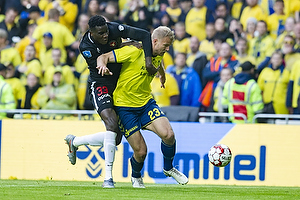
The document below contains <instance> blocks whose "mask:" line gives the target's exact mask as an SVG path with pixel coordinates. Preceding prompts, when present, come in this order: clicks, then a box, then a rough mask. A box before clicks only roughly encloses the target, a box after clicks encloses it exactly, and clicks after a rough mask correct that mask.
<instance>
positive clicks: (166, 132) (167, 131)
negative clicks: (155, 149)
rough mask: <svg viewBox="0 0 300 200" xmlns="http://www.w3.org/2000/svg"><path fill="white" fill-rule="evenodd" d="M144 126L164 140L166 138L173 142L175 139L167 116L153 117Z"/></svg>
mask: <svg viewBox="0 0 300 200" xmlns="http://www.w3.org/2000/svg"><path fill="white" fill-rule="evenodd" d="M145 128H146V129H148V130H150V131H153V132H154V133H156V134H157V135H158V136H159V137H160V138H161V139H163V140H164V141H166V140H167V141H170V142H171V143H173V141H174V140H175V138H174V132H173V129H172V127H171V124H170V122H169V120H168V118H166V117H160V118H158V119H155V120H154V121H152V123H151V124H149V125H148V126H146V127H145Z"/></svg>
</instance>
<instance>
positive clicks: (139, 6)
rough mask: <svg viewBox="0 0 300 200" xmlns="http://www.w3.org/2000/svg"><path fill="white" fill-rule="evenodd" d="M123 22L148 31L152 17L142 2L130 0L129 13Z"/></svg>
mask: <svg viewBox="0 0 300 200" xmlns="http://www.w3.org/2000/svg"><path fill="white" fill-rule="evenodd" d="M136 15H137V16H138V17H136ZM124 22H125V23H126V24H127V25H130V26H134V27H137V28H141V29H144V30H147V31H150V29H151V25H152V16H151V13H150V12H149V11H148V9H147V8H146V6H145V4H144V2H143V1H139V0H131V1H130V7H129V11H128V12H127V14H126V15H125V17H124Z"/></svg>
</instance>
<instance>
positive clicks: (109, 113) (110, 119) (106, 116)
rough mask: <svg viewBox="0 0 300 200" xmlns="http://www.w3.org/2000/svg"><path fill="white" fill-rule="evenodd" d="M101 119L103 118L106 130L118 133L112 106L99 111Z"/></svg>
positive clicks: (116, 119)
mask: <svg viewBox="0 0 300 200" xmlns="http://www.w3.org/2000/svg"><path fill="white" fill-rule="evenodd" d="M101 119H102V120H103V122H104V124H105V127H106V130H108V131H113V132H115V133H119V132H120V131H119V126H118V117H117V115H116V113H115V111H114V110H113V109H112V108H108V109H105V110H103V111H102V112H101Z"/></svg>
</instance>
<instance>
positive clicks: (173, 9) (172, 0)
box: [166, 0, 184, 23]
mask: <svg viewBox="0 0 300 200" xmlns="http://www.w3.org/2000/svg"><path fill="white" fill-rule="evenodd" d="M166 12H167V13H168V14H169V15H170V17H171V20H172V22H173V23H177V22H178V21H179V19H180V18H182V17H181V15H184V13H183V11H182V9H181V8H180V7H179V0H168V6H167V8H166Z"/></svg>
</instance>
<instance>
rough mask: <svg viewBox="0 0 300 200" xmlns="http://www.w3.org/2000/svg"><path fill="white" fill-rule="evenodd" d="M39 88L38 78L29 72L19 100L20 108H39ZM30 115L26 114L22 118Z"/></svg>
mask: <svg viewBox="0 0 300 200" xmlns="http://www.w3.org/2000/svg"><path fill="white" fill-rule="evenodd" d="M40 89H41V84H40V80H39V78H38V77H37V76H36V75H34V74H33V73H30V74H28V75H27V83H26V85H25V90H26V92H25V94H24V97H23V99H22V102H21V108H23V109H35V110H38V109H40V106H39V104H38V103H37V98H38V93H39V91H40ZM30 116H31V115H29V116H28V115H27V116H26V117H24V118H28V117H30Z"/></svg>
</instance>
